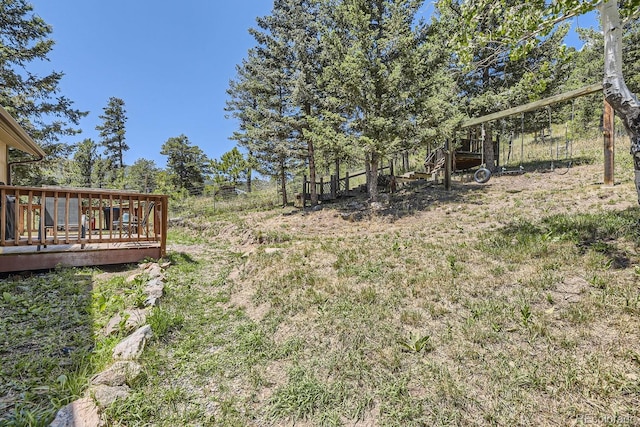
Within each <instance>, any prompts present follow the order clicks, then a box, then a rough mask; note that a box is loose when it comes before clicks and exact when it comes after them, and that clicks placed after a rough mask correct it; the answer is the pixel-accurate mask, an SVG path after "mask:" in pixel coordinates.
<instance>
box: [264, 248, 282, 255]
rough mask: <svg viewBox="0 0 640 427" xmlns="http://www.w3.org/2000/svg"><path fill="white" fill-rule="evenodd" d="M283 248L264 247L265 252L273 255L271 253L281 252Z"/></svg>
mask: <svg viewBox="0 0 640 427" xmlns="http://www.w3.org/2000/svg"><path fill="white" fill-rule="evenodd" d="M281 250H282V249H281V248H265V249H264V253H265V254H268V255H271V254H275V253H277V252H280V251H281Z"/></svg>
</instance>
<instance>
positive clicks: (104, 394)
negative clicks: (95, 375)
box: [89, 384, 131, 409]
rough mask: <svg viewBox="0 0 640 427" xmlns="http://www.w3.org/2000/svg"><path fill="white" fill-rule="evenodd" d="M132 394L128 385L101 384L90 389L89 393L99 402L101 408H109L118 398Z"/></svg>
mask: <svg viewBox="0 0 640 427" xmlns="http://www.w3.org/2000/svg"><path fill="white" fill-rule="evenodd" d="M130 394H131V389H130V388H129V387H127V386H126V385H119V386H115V387H112V386H108V385H104V384H100V385H97V386H94V387H91V388H90V389H89V395H91V396H93V399H94V400H95V401H96V403H97V404H98V407H99V408H103V409H104V408H107V407H109V406H110V405H111V404H112V403H113V402H115V401H116V400H118V399H126V398H127V397H129V395H130Z"/></svg>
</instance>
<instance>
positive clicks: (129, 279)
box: [124, 273, 140, 283]
mask: <svg viewBox="0 0 640 427" xmlns="http://www.w3.org/2000/svg"><path fill="white" fill-rule="evenodd" d="M138 276H140V273H134V274H132V275H131V276H129V277H127V278H126V279H124V281H125V283H133V281H134V280H136V279H137V278H138Z"/></svg>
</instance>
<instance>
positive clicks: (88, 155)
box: [73, 138, 98, 187]
mask: <svg viewBox="0 0 640 427" xmlns="http://www.w3.org/2000/svg"><path fill="white" fill-rule="evenodd" d="M97 149H98V146H97V144H96V143H95V142H93V140H92V139H90V138H87V139H85V140H84V141H82V142H81V143H80V144H78V146H77V147H76V153H75V155H74V156H73V160H74V162H75V164H76V168H77V171H78V175H79V181H80V183H81V185H82V186H83V187H91V185H92V179H91V178H92V173H93V169H94V166H95V164H96V161H97V159H98V151H97Z"/></svg>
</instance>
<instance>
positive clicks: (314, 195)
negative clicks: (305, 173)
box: [304, 104, 318, 206]
mask: <svg viewBox="0 0 640 427" xmlns="http://www.w3.org/2000/svg"><path fill="white" fill-rule="evenodd" d="M304 113H305V115H306V116H307V117H311V105H309V104H306V105H305V106H304ZM307 156H308V157H309V181H311V206H315V205H317V204H318V190H317V189H316V154H315V150H314V148H313V140H312V139H311V138H310V137H308V139H307Z"/></svg>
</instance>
